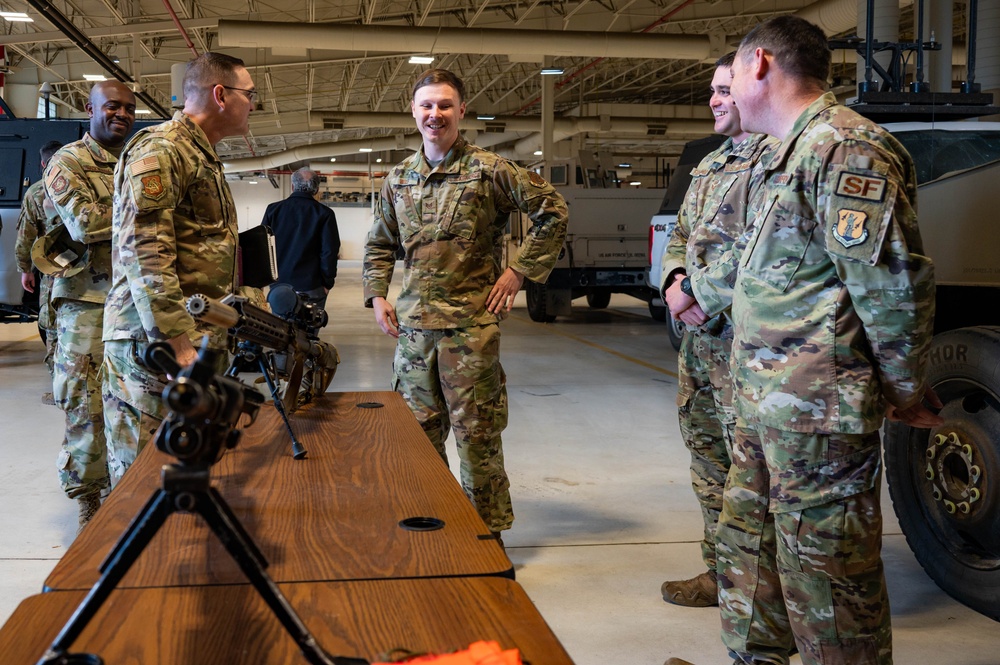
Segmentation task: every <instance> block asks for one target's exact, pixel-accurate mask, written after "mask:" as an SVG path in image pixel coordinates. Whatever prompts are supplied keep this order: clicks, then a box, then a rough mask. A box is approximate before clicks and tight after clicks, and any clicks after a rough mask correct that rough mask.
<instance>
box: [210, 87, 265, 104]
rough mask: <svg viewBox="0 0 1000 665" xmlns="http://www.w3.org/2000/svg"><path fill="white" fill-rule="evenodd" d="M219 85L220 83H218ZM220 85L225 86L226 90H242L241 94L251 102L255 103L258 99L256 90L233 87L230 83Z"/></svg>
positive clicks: (258, 95) (258, 94)
mask: <svg viewBox="0 0 1000 665" xmlns="http://www.w3.org/2000/svg"><path fill="white" fill-rule="evenodd" d="M219 85H222V84H221V83H220V84H219ZM222 87H223V88H225V89H226V90H236V91H237V92H242V93H243V95H244V96H245V97H246V98H247V99H248V100H250V103H251V104H256V103H257V102H258V101H260V93H259V92H257V91H256V90H247V89H246V88H234V87H232V86H230V85H223V86H222Z"/></svg>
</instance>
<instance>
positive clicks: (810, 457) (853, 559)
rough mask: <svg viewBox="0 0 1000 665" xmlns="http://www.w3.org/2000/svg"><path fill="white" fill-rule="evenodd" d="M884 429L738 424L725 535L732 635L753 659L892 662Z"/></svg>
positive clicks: (741, 652)
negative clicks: (882, 489) (819, 430)
mask: <svg viewBox="0 0 1000 665" xmlns="http://www.w3.org/2000/svg"><path fill="white" fill-rule="evenodd" d="M880 476H881V467H880V455H879V440H878V434H877V433H870V434H863V435H850V434H808V433H800V432H787V431H781V430H775V429H772V428H769V427H764V426H760V425H754V424H748V423H745V422H743V421H742V420H741V421H739V422H738V424H737V430H736V440H735V442H734V446H733V465H732V468H731V469H730V472H729V477H728V479H727V482H726V491H725V497H724V502H723V509H722V515H721V517H720V519H719V529H718V532H717V534H716V541H717V544H718V545H717V546H718V557H719V564H718V569H717V572H718V579H719V606H720V610H721V614H722V640H723V643H724V644H725V645H726V647H728V649H729V650H730V653H732V654H733V655H734V656H736V657H738V658H741V659H742V660H743V661H744V662H748V663H751V662H753V663H758V662H762V663H780V664H782V665H784V664H785V663H788V653H789V650H790V649H791V647H792V644H793V640H794V644H795V646H796V647H797V648H798V650H799V653H800V655H801V657H802V663H803V665H876V664H877V665H891V663H892V629H891V626H890V619H889V599H888V596H887V593H886V587H885V577H884V574H883V568H882V558H881V546H882V512H881V507H880V505H879V503H880V502H879V486H880Z"/></svg>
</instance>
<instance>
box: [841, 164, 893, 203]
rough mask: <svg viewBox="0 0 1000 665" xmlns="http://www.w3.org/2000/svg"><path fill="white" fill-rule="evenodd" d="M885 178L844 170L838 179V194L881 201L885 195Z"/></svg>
mask: <svg viewBox="0 0 1000 665" xmlns="http://www.w3.org/2000/svg"><path fill="white" fill-rule="evenodd" d="M885 185H886V180H885V178H881V177H879V176H875V175H868V174H864V175H862V174H860V173H851V172H850V171H844V172H843V173H841V174H840V178H839V179H838V180H837V195H838V196H846V197H849V198H852V199H864V200H865V201H881V200H882V199H883V198H884V197H885Z"/></svg>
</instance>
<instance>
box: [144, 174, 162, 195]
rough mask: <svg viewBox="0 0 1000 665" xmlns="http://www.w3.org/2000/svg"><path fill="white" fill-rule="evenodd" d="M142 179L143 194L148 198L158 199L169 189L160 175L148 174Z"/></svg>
mask: <svg viewBox="0 0 1000 665" xmlns="http://www.w3.org/2000/svg"><path fill="white" fill-rule="evenodd" d="M140 180H141V182H142V195H143V196H145V197H146V198H149V199H153V200H154V201H156V200H157V199H159V198H160V197H162V196H163V194H164V193H165V192H166V191H167V190H166V188H165V187H164V186H163V181H162V180H160V176H159V175H148V176H145V177H143V178H141V179H140Z"/></svg>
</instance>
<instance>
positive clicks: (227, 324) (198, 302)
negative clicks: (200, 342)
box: [185, 293, 240, 328]
mask: <svg viewBox="0 0 1000 665" xmlns="http://www.w3.org/2000/svg"><path fill="white" fill-rule="evenodd" d="M185 307H186V308H187V311H188V314H190V315H191V316H193V317H194V318H196V319H198V320H199V321H204V322H205V323H210V324H212V325H214V326H222V327H223V328H232V327H233V326H235V325H237V324H238V323H239V322H240V313H239V312H237V311H236V309H234V308H232V307H230V306H229V305H225V304H223V303H221V302H219V301H218V300H212V299H211V298H209V297H208V296H205V295H202V294H200V293H196V294H194V295H193V296H191V297H190V298H188V299H187V303H185Z"/></svg>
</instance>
